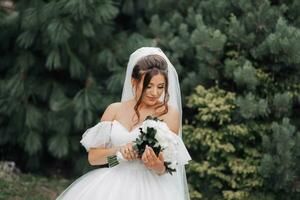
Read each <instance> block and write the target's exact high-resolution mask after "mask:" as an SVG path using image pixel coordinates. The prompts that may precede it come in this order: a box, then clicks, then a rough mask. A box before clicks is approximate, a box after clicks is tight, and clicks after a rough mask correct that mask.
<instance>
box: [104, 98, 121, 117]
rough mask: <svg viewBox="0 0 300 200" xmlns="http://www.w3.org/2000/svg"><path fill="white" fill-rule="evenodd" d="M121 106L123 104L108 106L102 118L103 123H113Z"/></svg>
mask: <svg viewBox="0 0 300 200" xmlns="http://www.w3.org/2000/svg"><path fill="white" fill-rule="evenodd" d="M121 106H122V103H121V102H115V103H112V104H110V105H109V106H107V108H106V109H105V111H104V113H103V115H102V117H101V121H113V120H114V119H115V116H116V114H117V112H118V110H120V108H121Z"/></svg>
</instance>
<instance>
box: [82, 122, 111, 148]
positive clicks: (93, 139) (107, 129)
mask: <svg viewBox="0 0 300 200" xmlns="http://www.w3.org/2000/svg"><path fill="white" fill-rule="evenodd" d="M111 128H112V122H110V121H102V122H99V123H98V124H96V125H95V126H93V127H92V128H89V129H87V130H86V131H85V132H84V133H83V135H82V139H81V140H80V143H81V144H82V145H83V146H84V148H85V149H86V151H89V149H90V148H92V147H104V148H106V147H110V146H111V137H110V135H111Z"/></svg>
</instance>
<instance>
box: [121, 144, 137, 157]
mask: <svg viewBox="0 0 300 200" xmlns="http://www.w3.org/2000/svg"><path fill="white" fill-rule="evenodd" d="M120 152H121V154H122V156H123V158H125V159H126V160H135V159H138V154H137V152H136V151H135V150H134V149H133V147H132V143H127V144H126V145H125V146H123V147H122V148H121V151H120Z"/></svg>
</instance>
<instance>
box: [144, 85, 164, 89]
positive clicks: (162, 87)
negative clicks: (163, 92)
mask: <svg viewBox="0 0 300 200" xmlns="http://www.w3.org/2000/svg"><path fill="white" fill-rule="evenodd" d="M151 87H152V86H147V89H150V88H151ZM157 88H158V89H164V88H165V86H161V87H157Z"/></svg>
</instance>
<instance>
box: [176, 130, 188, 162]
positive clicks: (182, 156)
mask: <svg viewBox="0 0 300 200" xmlns="http://www.w3.org/2000/svg"><path fill="white" fill-rule="evenodd" d="M174 135H175V134H174ZM174 139H175V143H176V145H175V146H176V150H177V154H176V156H177V163H178V164H179V165H186V164H188V162H189V161H190V160H192V158H191V156H190V154H189V152H188V150H187V149H186V147H185V145H184V143H183V141H182V139H181V138H180V137H179V136H177V135H175V137H174Z"/></svg>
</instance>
